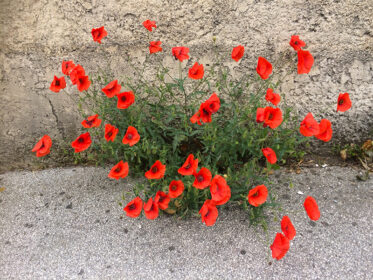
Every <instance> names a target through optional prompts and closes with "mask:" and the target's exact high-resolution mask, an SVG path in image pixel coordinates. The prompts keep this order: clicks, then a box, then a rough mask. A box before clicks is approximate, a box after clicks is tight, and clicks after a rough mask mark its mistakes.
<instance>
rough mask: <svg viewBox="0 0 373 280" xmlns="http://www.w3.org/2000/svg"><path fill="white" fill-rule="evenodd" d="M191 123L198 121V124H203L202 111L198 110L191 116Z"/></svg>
mask: <svg viewBox="0 0 373 280" xmlns="http://www.w3.org/2000/svg"><path fill="white" fill-rule="evenodd" d="M190 122H191V123H197V124H198V125H202V123H201V112H200V111H199V110H198V111H197V112H196V113H195V114H194V115H193V116H192V117H191V118H190Z"/></svg>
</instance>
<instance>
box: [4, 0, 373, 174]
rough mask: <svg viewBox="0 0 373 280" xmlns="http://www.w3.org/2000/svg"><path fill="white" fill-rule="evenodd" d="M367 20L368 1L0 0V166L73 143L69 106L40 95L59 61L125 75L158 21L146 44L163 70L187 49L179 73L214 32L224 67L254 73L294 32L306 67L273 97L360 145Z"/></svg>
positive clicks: (206, 48) (372, 118) (367, 84)
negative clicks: (103, 34) (310, 61)
mask: <svg viewBox="0 0 373 280" xmlns="http://www.w3.org/2000/svg"><path fill="white" fill-rule="evenodd" d="M372 15H373V2H372V0H346V1H343V0H334V1H327V0H309V1H307V0H278V1H277V0H274V1H271V0H245V1H228V0H226V1H223V0H215V1H212V0H203V1H202V0H200V1H197V0H194V1H176V0H169V1H167V0H152V1H145V0H121V1H119V0H118V1H114V0H105V1H98V0H76V1H73V0H51V1H49V0H39V1H38V0H24V1H20V0H16V1H14V0H1V1H0V23H1V33H0V80H1V82H0V106H1V113H0V142H1V146H0V154H1V158H0V165H1V169H2V170H5V169H9V168H11V167H17V166H19V167H27V166H28V165H30V164H32V162H33V160H34V155H33V154H32V153H31V152H30V150H31V149H32V147H33V145H34V144H35V142H36V140H37V139H39V138H40V137H41V136H42V135H43V134H45V133H48V134H49V135H50V136H51V137H52V139H54V140H55V141H54V143H57V144H58V143H62V140H63V139H65V140H67V141H68V142H70V141H71V140H73V139H75V137H76V136H77V133H78V132H77V131H78V129H79V127H80V124H79V123H80V121H81V120H80V117H79V113H78V112H77V109H76V106H75V105H74V103H73V102H72V100H71V98H69V97H68V96H67V95H66V94H63V93H53V92H51V91H50V90H49V89H48V88H49V85H50V83H51V81H52V79H53V75H55V74H57V75H62V74H61V72H60V66H61V61H62V59H65V60H66V59H72V60H74V61H75V62H76V63H79V64H81V65H83V66H84V67H85V68H86V69H87V71H88V72H89V73H94V72H97V71H98V70H99V69H100V68H105V69H110V70H111V71H112V72H113V73H114V74H115V75H118V77H119V76H122V75H123V74H125V73H127V72H128V67H126V62H125V60H124V58H123V53H130V54H131V56H132V57H133V59H134V60H135V61H136V62H137V63H141V62H142V61H143V60H144V59H145V54H146V53H147V52H148V50H147V42H148V38H147V36H148V32H147V31H146V30H145V29H144V28H143V27H142V25H141V23H142V21H144V20H145V19H152V20H155V21H156V22H157V25H158V29H157V30H156V32H155V33H152V34H151V36H152V37H151V38H152V39H153V38H154V39H155V38H157V39H160V40H161V41H162V42H163V47H164V50H165V52H166V53H165V54H162V56H160V57H164V58H163V62H164V63H165V64H167V65H171V64H172V63H173V61H172V58H171V57H170V56H168V57H166V54H167V55H168V54H170V49H171V47H173V46H178V45H184V46H188V47H189V48H190V53H191V59H190V61H189V62H188V67H189V65H191V64H192V63H194V62H195V61H196V60H198V61H202V62H208V61H210V59H211V48H212V37H213V36H215V37H216V38H217V43H218V46H219V49H220V50H222V51H226V52H227V60H226V62H225V63H226V65H228V66H230V67H232V68H234V69H239V70H238V71H240V72H242V71H255V67H256V61H257V57H258V56H264V57H266V58H268V60H270V61H276V59H278V58H279V56H280V55H281V54H283V53H284V52H289V53H292V54H293V55H295V52H294V53H293V52H291V49H290V46H289V45H288V42H289V38H290V36H291V35H293V34H298V35H300V36H301V38H302V39H303V40H304V41H306V42H307V49H308V50H310V52H311V53H312V54H313V55H314V57H315V64H314V67H313V69H312V71H311V72H310V74H309V75H296V74H292V75H290V76H289V77H288V78H287V79H286V80H285V83H284V84H283V85H282V87H281V90H280V92H281V93H285V94H286V96H287V97H288V99H289V100H290V101H291V102H292V103H294V104H295V105H296V108H297V109H298V110H299V112H300V113H301V115H305V114H306V113H307V112H309V111H310V112H313V113H314V115H315V116H316V117H317V119H318V120H320V119H321V118H329V119H331V120H332V122H333V127H334V132H335V139H334V140H338V139H339V140H344V141H359V140H364V139H365V138H367V137H370V136H371V134H372V127H373V125H372V124H373V110H372V109H373V82H372V81H373V16H372ZM102 25H104V26H105V28H106V30H107V31H108V33H109V36H108V37H107V38H106V39H104V40H103V44H102V45H98V44H97V43H95V42H93V41H92V37H91V33H90V31H91V29H92V27H99V26H102ZM238 44H242V45H244V46H245V50H246V52H245V56H244V60H242V61H241V62H240V64H236V63H235V62H233V61H232V60H231V59H230V51H231V49H232V47H234V46H236V45H238ZM238 67H239V68H238ZM285 70H286V69H285ZM67 88H69V89H67V91H68V92H69V93H70V94H74V93H75V94H77V90H76V89H75V88H74V89H73V87H71V86H70V87H69V86H67ZM339 92H349V93H350V95H351V99H352V102H353V107H352V109H351V110H350V111H348V112H346V113H343V114H337V113H336V112H335V108H336V100H337V96H338V94H339ZM363 138H364V139H363ZM54 156H56V154H55V155H54ZM49 160H50V161H51V160H53V154H52V157H50V159H49Z"/></svg>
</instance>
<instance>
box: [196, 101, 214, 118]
mask: <svg viewBox="0 0 373 280" xmlns="http://www.w3.org/2000/svg"><path fill="white" fill-rule="evenodd" d="M199 115H200V120H201V121H202V122H204V123H210V122H212V118H211V116H212V112H211V111H210V104H209V103H208V102H203V103H202V104H201V106H200V107H199Z"/></svg>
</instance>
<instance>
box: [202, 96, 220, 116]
mask: <svg viewBox="0 0 373 280" xmlns="http://www.w3.org/2000/svg"><path fill="white" fill-rule="evenodd" d="M204 103H206V104H207V106H206V107H207V108H208V110H209V111H210V112H211V113H212V114H215V113H216V112H217V111H218V110H219V108H220V99H219V97H218V96H217V94H216V93H215V92H214V93H213V94H211V96H210V97H209V99H207V100H206V101H205V102H204Z"/></svg>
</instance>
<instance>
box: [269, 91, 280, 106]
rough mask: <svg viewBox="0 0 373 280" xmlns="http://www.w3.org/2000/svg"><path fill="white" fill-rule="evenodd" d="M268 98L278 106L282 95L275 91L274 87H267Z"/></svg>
mask: <svg viewBox="0 0 373 280" xmlns="http://www.w3.org/2000/svg"><path fill="white" fill-rule="evenodd" d="M266 100H267V101H268V102H271V103H272V104H273V105H275V106H277V104H278V103H280V101H281V96H280V95H279V94H278V93H274V92H273V89H271V88H269V89H267V94H266Z"/></svg>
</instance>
